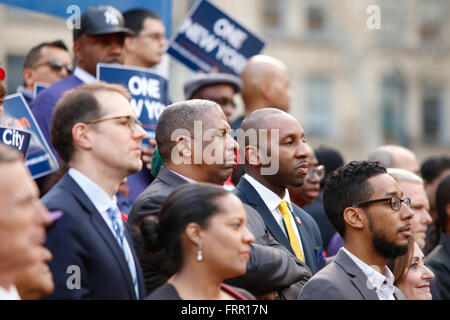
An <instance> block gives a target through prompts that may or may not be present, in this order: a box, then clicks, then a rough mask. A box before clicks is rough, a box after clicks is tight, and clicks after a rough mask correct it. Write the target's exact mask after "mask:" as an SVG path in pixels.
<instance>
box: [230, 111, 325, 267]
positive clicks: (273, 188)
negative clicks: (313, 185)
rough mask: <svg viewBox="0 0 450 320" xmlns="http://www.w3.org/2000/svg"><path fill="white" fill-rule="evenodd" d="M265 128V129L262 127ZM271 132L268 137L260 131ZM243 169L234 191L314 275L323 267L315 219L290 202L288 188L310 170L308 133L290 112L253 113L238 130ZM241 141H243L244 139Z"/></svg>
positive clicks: (299, 180)
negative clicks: (242, 146)
mask: <svg viewBox="0 0 450 320" xmlns="http://www.w3.org/2000/svg"><path fill="white" fill-rule="evenodd" d="M261 130H262V131H261ZM265 132H267V135H266V136H264V135H262V134H261V133H265ZM237 139H238V142H243V141H242V139H244V140H245V141H244V144H245V147H244V148H241V150H243V152H244V153H245V154H244V155H242V156H241V157H242V158H244V156H245V161H246V162H245V172H246V174H245V175H244V176H243V177H242V179H241V180H240V182H239V184H238V185H237V186H236V189H235V193H236V195H237V196H238V197H239V198H240V199H241V200H242V202H243V203H246V204H248V205H250V206H251V207H253V208H254V209H256V211H258V213H259V214H260V215H261V217H262V218H263V219H264V222H265V224H266V226H267V228H268V229H269V231H270V233H271V234H272V236H273V237H274V238H275V240H277V241H278V242H279V243H280V244H282V245H284V246H285V247H286V248H287V249H289V250H290V251H291V252H292V253H293V254H295V255H296V256H297V258H298V259H300V260H301V261H303V262H305V263H306V265H308V267H309V268H310V269H311V272H312V273H313V274H314V273H316V272H317V271H318V270H320V269H321V268H322V267H323V266H325V259H324V257H323V254H322V251H323V249H322V239H321V236H320V231H319V228H318V226H317V224H316V222H315V221H314V219H313V218H312V217H311V216H310V215H309V214H308V213H306V212H305V211H304V210H302V209H300V208H299V207H297V206H296V205H295V204H292V203H291V201H290V199H289V193H288V191H287V186H288V185H291V186H301V185H302V183H303V180H304V178H305V176H306V174H307V172H308V162H307V157H308V150H307V148H306V145H305V141H304V139H305V138H304V132H303V130H302V128H301V127H300V125H299V124H298V122H297V120H295V118H293V117H292V116H291V115H289V114H288V113H286V112H284V111H281V110H279V109H274V108H265V109H260V110H256V111H254V112H253V113H251V114H250V115H249V116H247V118H246V119H245V120H244V121H243V122H242V124H241V127H240V131H238V132H237ZM240 145H241V143H240Z"/></svg>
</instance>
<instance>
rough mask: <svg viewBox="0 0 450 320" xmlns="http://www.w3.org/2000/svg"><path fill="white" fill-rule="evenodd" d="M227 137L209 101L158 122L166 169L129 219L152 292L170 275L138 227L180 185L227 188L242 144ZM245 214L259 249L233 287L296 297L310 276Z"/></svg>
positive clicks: (177, 108)
mask: <svg viewBox="0 0 450 320" xmlns="http://www.w3.org/2000/svg"><path fill="white" fill-rule="evenodd" d="M229 132H230V126H229V124H228V122H227V120H226V117H225V115H224V113H223V111H222V109H221V108H220V106H219V105H218V104H216V103H214V102H211V101H207V100H190V101H183V102H179V103H175V104H172V105H171V106H169V107H167V108H166V109H165V110H164V111H163V113H162V114H161V116H160V118H159V119H158V123H157V126H156V141H157V143H158V148H159V152H160V154H161V157H162V159H163V161H164V166H163V167H161V169H160V171H159V173H158V176H157V177H156V178H155V180H154V181H153V182H152V183H151V184H150V186H149V187H148V188H147V189H146V190H145V191H144V192H143V193H142V194H141V195H139V197H138V198H137V199H136V201H135V202H134V204H133V207H132V209H131V212H130V215H129V219H128V222H129V224H130V225H131V229H132V231H133V236H134V241H135V246H136V249H137V251H138V254H139V257H140V260H141V264H142V269H143V272H144V277H145V280H146V286H147V290H148V291H149V292H151V291H153V290H154V289H156V288H157V287H159V286H160V285H162V284H163V283H164V282H165V281H166V280H167V275H166V276H164V275H161V274H160V271H161V265H162V261H161V257H160V256H158V254H150V253H148V252H146V251H145V250H144V248H143V244H142V238H141V236H140V232H139V223H140V221H141V220H142V219H143V218H144V217H145V216H148V215H152V214H157V212H158V211H159V209H160V207H161V205H162V204H163V202H164V200H165V199H166V198H167V197H168V196H169V194H170V193H171V192H172V191H173V190H174V189H175V188H176V187H177V186H179V185H181V184H184V183H195V182H209V183H214V184H218V185H223V183H224V182H225V181H226V180H227V179H228V177H229V176H230V174H231V172H232V170H233V168H234V166H235V165H236V154H235V153H236V152H237V147H238V145H237V143H236V142H235V141H234V140H233V138H232V137H231V136H230V134H229ZM208 137H209V138H208ZM205 139H206V140H205ZM208 142H209V143H208ZM246 211H247V215H248V227H249V229H250V231H252V233H253V234H254V235H255V238H256V244H252V246H251V248H252V250H251V257H250V262H249V263H248V267H247V273H246V274H245V275H244V276H242V277H239V278H237V279H234V280H231V281H230V282H232V284H233V285H236V286H240V287H243V288H245V289H247V290H249V291H251V292H252V293H254V294H257V295H261V294H267V293H270V292H272V294H273V292H274V291H275V290H280V291H283V292H282V294H283V295H284V297H285V298H286V297H287V298H291V299H292V298H295V297H294V296H295V292H299V290H300V288H301V287H302V284H303V283H304V282H305V281H306V280H307V279H309V277H310V276H311V274H310V271H309V270H308V268H307V267H306V266H305V265H303V264H302V263H301V262H300V261H298V260H297V259H295V258H294V257H293V256H292V255H291V254H290V253H289V252H287V251H285V250H284V249H281V246H280V245H279V244H277V243H276V241H274V240H273V239H271V238H270V235H269V234H268V233H267V230H266V229H265V227H264V223H263V222H262V221H260V220H258V219H260V218H259V217H258V215H257V213H256V212H255V211H254V210H252V208H247V210H246ZM162 271H164V270H162ZM261 279H264V281H261ZM297 283H299V284H297ZM291 285H293V288H290V287H291ZM289 289H291V290H289ZM284 290H285V291H284Z"/></svg>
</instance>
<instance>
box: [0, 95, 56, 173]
mask: <svg viewBox="0 0 450 320" xmlns="http://www.w3.org/2000/svg"><path fill="white" fill-rule="evenodd" d="M4 109H5V112H4V114H3V118H2V119H1V125H2V127H3V128H5V129H4V130H2V131H1V133H0V134H1V139H2V141H3V142H4V143H5V142H6V143H7V144H10V145H11V146H13V147H15V148H18V149H20V151H21V152H23V154H24V155H25V152H26V158H25V165H26V166H27V167H28V169H29V170H30V172H31V176H32V177H33V179H36V178H39V177H42V176H45V175H48V174H50V173H53V172H55V171H57V170H58V169H59V165H58V161H57V160H56V158H55V156H54V154H53V153H52V151H51V149H50V147H49V146H48V144H47V141H46V140H45V138H44V136H43V134H42V132H41V129H40V128H39V125H38V124H37V122H36V120H35V119H34V116H33V114H32V113H31V111H30V108H29V107H28V105H27V103H26V102H25V99H24V98H23V96H22V94H21V93H16V94H12V95H9V96H6V97H5V103H4ZM24 130H26V131H27V132H30V133H31V134H30V133H28V134H29V135H31V137H29V138H28V149H27V150H22V149H24V147H26V144H27V135H26V133H27V132H25V131H24Z"/></svg>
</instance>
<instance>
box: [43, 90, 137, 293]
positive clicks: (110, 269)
mask: <svg viewBox="0 0 450 320" xmlns="http://www.w3.org/2000/svg"><path fill="white" fill-rule="evenodd" d="M129 99H130V95H129V93H128V92H127V91H126V90H125V89H124V88H123V87H122V86H120V85H116V84H106V83H104V82H99V83H94V84H90V85H83V86H80V87H79V88H77V89H74V90H71V91H69V92H67V93H66V94H65V95H64V96H63V97H62V98H61V100H60V101H59V102H58V104H57V105H56V107H55V111H54V113H53V116H52V126H51V128H52V131H51V141H52V143H53V145H54V147H55V148H56V150H57V151H58V153H59V155H60V157H61V159H62V160H63V161H64V162H65V163H67V164H68V166H69V170H68V172H67V173H66V174H65V175H64V176H63V177H62V178H61V180H60V181H59V182H58V183H57V184H56V185H55V186H54V187H53V188H52V189H50V191H49V192H48V193H47V194H46V195H45V196H44V197H43V198H42V201H43V202H44V204H45V205H46V206H47V207H48V208H49V209H50V210H61V211H63V216H62V218H61V219H60V220H58V221H57V222H56V223H55V224H54V225H52V226H51V227H50V228H49V229H48V232H47V242H46V244H45V245H46V247H47V248H48V249H49V250H50V251H51V252H52V254H53V261H52V262H51V263H50V264H49V266H50V269H51V271H52V273H53V274H54V281H55V291H54V293H53V294H52V295H51V296H50V297H49V299H124V300H130V299H132V300H134V299H143V298H145V292H144V291H145V289H144V282H143V277H142V273H141V268H140V265H139V262H138V259H137V257H136V255H135V251H134V248H133V243H132V240H131V238H130V235H129V231H128V227H127V224H126V223H124V221H123V220H122V218H121V215H120V213H119V210H118V208H117V203H116V198H115V194H116V193H117V190H118V188H119V185H120V183H121V181H122V180H123V179H124V178H125V177H127V176H128V175H130V174H133V173H136V172H138V171H139V170H140V169H141V168H142V160H141V143H142V140H143V139H144V137H145V135H146V133H145V130H144V129H143V128H142V126H141V124H140V122H139V121H138V120H137V119H136V116H135V114H134V113H133V109H132V107H131V105H130V103H129V102H128V101H129Z"/></svg>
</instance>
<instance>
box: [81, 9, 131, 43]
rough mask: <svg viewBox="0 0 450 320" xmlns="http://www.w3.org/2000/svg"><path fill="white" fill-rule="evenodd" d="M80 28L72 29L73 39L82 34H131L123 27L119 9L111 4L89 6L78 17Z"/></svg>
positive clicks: (123, 23)
mask: <svg viewBox="0 0 450 320" xmlns="http://www.w3.org/2000/svg"><path fill="white" fill-rule="evenodd" d="M80 19H81V20H80V28H78V29H77V28H74V29H73V41H75V40H76V39H77V38H78V37H79V36H81V35H83V34H87V35H91V36H95V35H102V34H111V33H126V34H130V35H132V34H133V31H131V30H130V29H128V28H126V27H125V22H124V19H123V16H122V13H120V11H119V10H117V9H116V8H114V7H111V6H97V7H89V8H87V9H86V11H84V12H83V13H82V15H81V17H80Z"/></svg>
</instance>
